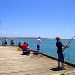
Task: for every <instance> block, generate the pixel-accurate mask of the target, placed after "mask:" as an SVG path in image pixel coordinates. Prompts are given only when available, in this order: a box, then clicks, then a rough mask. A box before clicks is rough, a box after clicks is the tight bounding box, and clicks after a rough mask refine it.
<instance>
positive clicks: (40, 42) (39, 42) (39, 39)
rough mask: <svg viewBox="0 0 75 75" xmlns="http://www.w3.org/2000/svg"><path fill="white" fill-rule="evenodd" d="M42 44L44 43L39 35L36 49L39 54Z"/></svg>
mask: <svg viewBox="0 0 75 75" xmlns="http://www.w3.org/2000/svg"><path fill="white" fill-rule="evenodd" d="M41 44H42V41H41V38H40V37H38V39H37V51H36V53H37V54H38V53H39V50H40V45H41Z"/></svg>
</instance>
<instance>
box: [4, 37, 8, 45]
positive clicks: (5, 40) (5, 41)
mask: <svg viewBox="0 0 75 75" xmlns="http://www.w3.org/2000/svg"><path fill="white" fill-rule="evenodd" d="M6 45H7V38H4V46H6Z"/></svg>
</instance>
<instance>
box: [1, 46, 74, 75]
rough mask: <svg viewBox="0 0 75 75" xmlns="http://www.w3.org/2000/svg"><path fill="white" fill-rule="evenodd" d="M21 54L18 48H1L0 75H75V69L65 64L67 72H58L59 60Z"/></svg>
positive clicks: (31, 54)
mask: <svg viewBox="0 0 75 75" xmlns="http://www.w3.org/2000/svg"><path fill="white" fill-rule="evenodd" d="M21 54H22V51H21V50H18V47H16V46H15V47H13V46H0V75H75V67H73V66H70V65H68V64H66V63H65V70H59V71H58V70H56V69H55V68H56V67H57V60H54V59H52V58H49V57H47V56H45V55H43V54H38V55H35V54H34V52H33V51H31V53H30V55H29V56H27V55H21Z"/></svg>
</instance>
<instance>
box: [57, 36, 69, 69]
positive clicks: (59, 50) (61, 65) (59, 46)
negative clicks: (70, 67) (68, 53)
mask: <svg viewBox="0 0 75 75" xmlns="http://www.w3.org/2000/svg"><path fill="white" fill-rule="evenodd" d="M56 41H57V42H56V46H57V54H58V67H57V68H58V70H64V69H65V68H64V55H63V50H62V47H63V48H67V47H68V45H63V44H62V42H61V41H60V37H56Z"/></svg>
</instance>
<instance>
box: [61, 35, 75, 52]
mask: <svg viewBox="0 0 75 75" xmlns="http://www.w3.org/2000/svg"><path fill="white" fill-rule="evenodd" d="M74 37H75V36H73V37H72V39H70V41H69V42H68V44H67V46H69V44H70V43H71V41H72V40H73V38H74ZM66 48H67V47H65V48H64V49H63V51H64V50H65V49H66ZM63 51H62V52H63Z"/></svg>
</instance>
